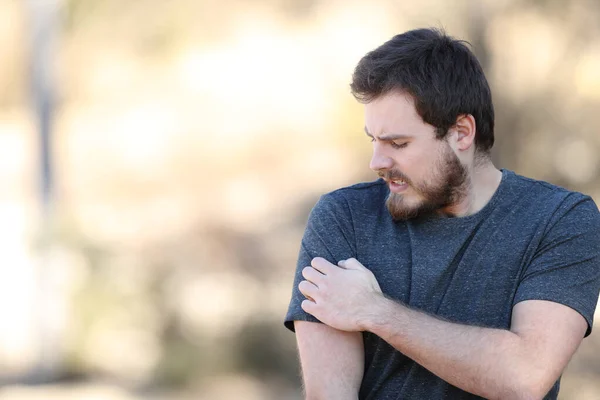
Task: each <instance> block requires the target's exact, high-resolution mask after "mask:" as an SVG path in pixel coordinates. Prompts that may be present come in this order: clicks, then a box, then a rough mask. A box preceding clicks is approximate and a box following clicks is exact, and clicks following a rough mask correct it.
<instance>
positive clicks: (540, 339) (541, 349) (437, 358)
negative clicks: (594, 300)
mask: <svg viewBox="0 0 600 400" xmlns="http://www.w3.org/2000/svg"><path fill="white" fill-rule="evenodd" d="M366 329H367V330H369V331H372V332H373V333H375V334H377V335H379V336H380V337H381V338H382V339H384V340H386V341H387V342H388V343H390V344H391V345H392V346H394V347H395V348H396V349H398V350H399V351H401V352H402V353H404V354H406V355H407V356H408V357H410V358H412V359H413V360H415V361H416V362H418V363H419V364H421V365H422V366H424V367H425V368H427V369H428V370H430V371H431V372H433V373H434V374H436V375H438V376H439V377H440V378H442V379H444V380H445V381H447V382H449V383H451V384H453V385H455V386H458V387H460V388H462V389H463V390H466V391H469V392H471V393H474V394H477V395H480V396H482V397H485V398H489V399H542V398H543V397H544V396H545V395H546V394H547V393H548V391H549V390H550V388H551V387H552V385H553V384H554V382H555V381H556V380H557V379H558V378H559V376H560V374H561V373H562V371H563V370H564V368H565V367H566V366H567V363H568V362H569V360H570V358H571V356H572V355H573V353H574V352H575V350H577V347H578V346H579V344H580V343H581V340H582V339H583V336H584V334H585V332H586V329H587V323H586V321H585V319H584V318H583V317H582V316H581V315H580V314H579V313H577V312H576V311H574V310H573V309H571V308H569V307H566V306H563V305H561V304H558V303H552V302H548V301H539V300H530V301H523V302H521V303H518V304H517V305H516V306H515V307H514V308H513V317H512V325H511V330H510V331H508V330H502V329H490V328H480V327H475V326H467V325H460V324H455V323H452V322H447V321H443V320H440V319H438V318H436V317H432V316H430V315H427V314H424V313H422V312H419V311H416V310H412V309H409V308H407V307H406V306H403V305H401V304H397V303H395V302H393V301H391V300H388V299H384V300H383V301H381V302H379V305H378V306H376V311H375V312H374V313H373V319H371V320H370V321H369V322H367V326H366Z"/></svg>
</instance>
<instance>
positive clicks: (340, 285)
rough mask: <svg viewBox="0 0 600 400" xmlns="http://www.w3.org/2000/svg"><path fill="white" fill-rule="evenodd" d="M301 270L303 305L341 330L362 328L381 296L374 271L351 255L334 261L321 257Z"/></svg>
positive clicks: (314, 259)
mask: <svg viewBox="0 0 600 400" xmlns="http://www.w3.org/2000/svg"><path fill="white" fill-rule="evenodd" d="M311 265H312V266H311V267H305V268H304V269H303V270H302V276H303V277H304V278H305V279H306V280H304V281H302V282H300V284H299V285H298V289H300V292H301V293H302V294H303V295H304V296H305V297H306V298H307V300H304V301H303V302H302V309H303V310H304V311H306V312H307V313H309V314H312V315H313V316H315V317H316V318H318V319H319V320H320V321H321V322H323V323H324V324H327V325H329V326H331V327H333V328H336V329H339V330H343V331H362V330H364V329H363V326H364V323H365V322H366V320H367V318H368V317H369V315H370V314H371V313H372V305H373V303H374V302H376V301H377V300H379V299H380V298H383V294H382V293H381V288H380V287H379V283H377V279H376V278H375V275H373V273H372V272H371V271H369V270H368V269H367V268H365V267H364V266H363V265H362V264H361V263H360V262H358V261H357V260H356V259H354V258H349V259H347V260H342V261H340V262H339V263H338V265H337V266H336V265H334V264H332V263H330V262H329V261H327V260H325V259H324V258H321V257H316V258H313V260H312V261H311Z"/></svg>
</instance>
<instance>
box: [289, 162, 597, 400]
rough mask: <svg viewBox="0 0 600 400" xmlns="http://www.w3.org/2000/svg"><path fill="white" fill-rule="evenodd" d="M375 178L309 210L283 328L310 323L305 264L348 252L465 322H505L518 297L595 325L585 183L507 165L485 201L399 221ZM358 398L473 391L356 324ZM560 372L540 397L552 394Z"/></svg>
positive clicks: (394, 290)
mask: <svg viewBox="0 0 600 400" xmlns="http://www.w3.org/2000/svg"><path fill="white" fill-rule="evenodd" d="M388 193H389V189H388V187H387V185H386V184H385V182H384V181H383V180H381V179H379V180H377V181H375V182H370V183H361V184H357V185H354V186H350V187H347V188H343V189H339V190H336V191H334V192H332V193H329V194H326V195H324V196H322V197H321V199H320V200H319V202H318V203H317V204H316V206H315V207H314V208H313V210H312V212H311V214H310V217H309V220H308V225H307V228H306V231H305V234H304V238H303V239H302V244H301V249H300V255H299V258H298V264H297V268H296V276H295V279H294V285H293V289H292V299H291V302H290V306H289V310H288V313H287V315H286V317H285V326H286V327H287V328H288V329H291V330H293V321H295V320H300V321H315V322H318V320H317V319H315V318H314V317H313V316H311V315H309V314H307V313H305V312H304V311H303V310H302V308H301V307H300V304H301V303H302V301H303V300H304V296H303V295H302V294H301V293H300V292H299V290H298V283H299V282H300V281H301V280H302V279H303V278H302V275H301V270H302V268H303V267H305V266H307V265H310V261H311V260H312V259H313V258H314V257H317V256H320V257H324V258H325V259H327V260H329V261H330V262H332V263H334V264H336V263H337V262H338V261H339V260H343V259H347V258H350V257H355V258H356V259H357V260H358V261H360V262H361V263H363V264H364V265H365V266H366V267H367V268H369V269H370V270H371V271H373V273H374V274H375V277H376V278H377V280H378V282H379V285H380V286H381V289H382V291H383V292H384V293H385V294H386V295H387V296H388V297H390V298H394V299H397V300H399V301H401V302H403V303H405V304H408V305H409V306H411V307H413V308H416V309H420V310H423V311H426V312H427V313H431V314H435V315H439V316H441V317H444V318H446V319H448V320H451V321H454V322H457V323H461V324H469V325H477V326H484V327H490V328H500V329H509V328H510V322H511V313H512V308H513V306H514V305H515V304H516V303H518V302H520V301H523V300H531V299H537V300H549V301H553V302H556V303H561V304H564V305H566V306H569V307H571V308H573V309H574V310H576V311H577V312H579V313H580V314H581V315H582V316H583V317H584V318H585V319H586V321H587V323H588V331H587V333H586V336H587V335H589V333H590V332H591V329H592V319H593V315H594V309H595V307H596V304H597V300H598V292H599V290H600V246H599V243H600V214H599V212H598V208H597V207H596V205H595V204H594V202H593V200H592V199H591V198H590V197H588V196H585V195H583V194H581V193H576V192H571V191H568V190H566V189H563V188H560V187H557V186H554V185H551V184H549V183H546V182H541V181H536V180H533V179H529V178H525V177H523V176H520V175H517V174H515V173H514V172H511V171H508V170H502V181H501V183H500V186H499V188H498V190H497V191H496V193H495V194H494V196H493V197H492V199H491V200H490V201H489V202H488V204H487V205H486V206H485V207H484V208H483V209H482V210H480V211H479V212H478V213H476V214H474V215H470V216H467V217H462V218H444V217H439V216H427V217H421V218H416V219H412V220H408V221H404V222H394V221H393V220H392V218H391V216H390V214H389V212H388V211H387V208H386V206H385V199H386V197H387V195H388ZM363 340H364V348H365V372H364V377H363V381H362V385H361V389H360V395H359V398H360V399H361V400H363V399H364V400H392V399H393V400H399V399H475V398H479V397H477V396H475V395H472V394H470V393H467V392H465V391H462V390H461V389H458V388H457V387H455V386H452V385H450V384H449V383H447V382H445V381H443V380H442V379H440V378H438V377H437V376H435V375H434V374H432V373H431V372H429V371H428V370H426V369H425V368H423V367H421V366H420V365H419V364H417V363H415V362H414V361H412V360H411V359H409V358H408V357H406V356H405V355H403V354H402V353H401V352H399V351H397V350H395V349H394V348H393V347H391V346H390V345H389V344H388V343H387V342H385V341H384V340H382V339H381V338H379V337H378V336H376V335H374V334H372V333H370V332H364V333H363ZM559 382H560V380H559V381H557V382H556V384H555V385H554V387H553V388H552V390H551V391H550V392H549V393H548V395H547V396H546V397H545V399H556V397H557V394H558V389H559Z"/></svg>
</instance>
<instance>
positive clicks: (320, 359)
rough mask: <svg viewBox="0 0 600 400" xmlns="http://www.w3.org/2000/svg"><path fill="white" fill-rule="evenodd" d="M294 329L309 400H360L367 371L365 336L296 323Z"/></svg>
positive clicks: (314, 323) (323, 326)
mask: <svg viewBox="0 0 600 400" xmlns="http://www.w3.org/2000/svg"><path fill="white" fill-rule="evenodd" d="M294 327H295V330H296V339H297V341H298V352H299V354H300V364H301V367H302V377H303V381H304V391H305V394H306V399H307V400H352V399H358V391H359V389H360V384H361V382H362V377H363V372H364V345H363V339H362V333H361V332H344V331H340V330H337V329H334V328H332V327H330V326H327V325H325V324H320V323H317V322H306V321H295V322H294Z"/></svg>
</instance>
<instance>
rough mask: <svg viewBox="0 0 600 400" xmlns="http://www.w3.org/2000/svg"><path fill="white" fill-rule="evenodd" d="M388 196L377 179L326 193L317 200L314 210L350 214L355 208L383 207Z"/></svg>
mask: <svg viewBox="0 0 600 400" xmlns="http://www.w3.org/2000/svg"><path fill="white" fill-rule="evenodd" d="M387 194H388V188H387V185H386V184H385V181H383V180H382V179H378V180H376V181H372V182H362V183H357V184H354V185H351V186H346V187H342V188H339V189H336V190H334V191H332V192H329V193H326V194H324V195H323V196H321V198H320V199H319V202H318V203H317V205H316V206H315V208H319V209H332V208H335V209H338V208H343V209H345V210H346V211H350V212H352V211H353V210H354V209H356V208H361V209H363V208H365V207H373V206H378V205H383V204H384V203H385V198H386V197H387Z"/></svg>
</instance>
